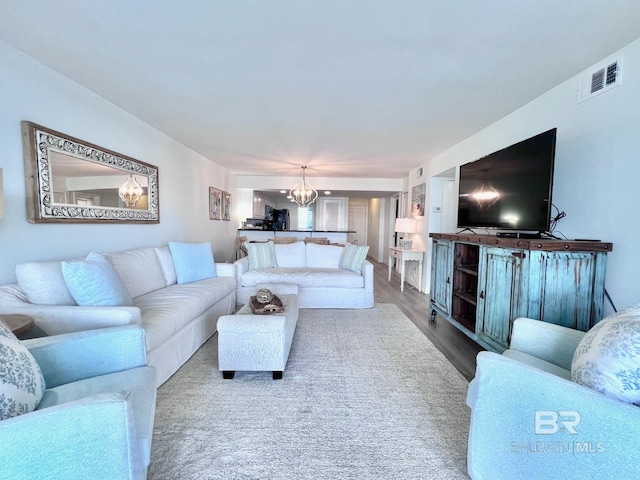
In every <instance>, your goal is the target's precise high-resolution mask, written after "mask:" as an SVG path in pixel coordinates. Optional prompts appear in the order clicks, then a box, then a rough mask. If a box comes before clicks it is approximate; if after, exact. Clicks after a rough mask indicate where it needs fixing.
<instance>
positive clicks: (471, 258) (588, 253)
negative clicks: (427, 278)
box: [429, 233, 613, 352]
mask: <svg viewBox="0 0 640 480" xmlns="http://www.w3.org/2000/svg"><path fill="white" fill-rule="evenodd" d="M429 236H430V237H431V238H432V239H433V250H432V261H431V305H432V308H433V312H432V317H435V312H438V313H439V314H440V315H442V316H443V317H444V318H446V319H447V320H449V321H450V322H451V323H452V324H454V325H455V326H456V327H458V328H460V329H461V330H462V331H463V332H464V333H466V334H467V335H468V336H469V337H471V338H472V339H474V340H475V341H476V342H478V343H479V344H480V345H482V346H483V347H485V348H487V349H489V350H493V351H497V352H502V351H504V350H505V349H506V348H508V345H509V340H510V336H511V325H512V323H513V321H514V320H515V319H516V318H518V317H529V318H536V319H539V320H543V321H545V322H550V323H555V324H558V325H563V326H565V327H570V328H575V329H578V330H583V331H586V330H588V329H589V328H591V327H592V326H593V325H594V324H595V323H596V322H597V321H599V320H600V319H601V318H602V309H603V303H604V277H605V269H606V261H607V254H608V253H609V252H611V251H612V249H613V245H612V244H611V243H606V242H590V241H579V242H578V241H570V240H553V239H520V238H499V237H496V236H493V235H465V234H441V233H432V234H430V235H429Z"/></svg>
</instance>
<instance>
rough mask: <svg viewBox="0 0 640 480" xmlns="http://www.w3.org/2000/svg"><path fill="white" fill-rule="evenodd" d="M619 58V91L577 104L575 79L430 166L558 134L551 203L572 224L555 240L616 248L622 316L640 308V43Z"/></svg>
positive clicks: (612, 287) (612, 288)
mask: <svg viewBox="0 0 640 480" xmlns="http://www.w3.org/2000/svg"><path fill="white" fill-rule="evenodd" d="M620 53H622V54H623V55H624V61H623V70H622V84H621V85H620V86H619V87H616V88H613V89H612V90H610V91H608V92H606V93H603V94H602V95H599V96H596V97H594V98H592V99H590V100H587V101H585V102H583V103H580V104H576V89H577V84H578V78H579V77H580V75H577V76H576V77H574V78H571V79H569V80H567V81H566V82H564V83H562V84H560V85H558V86H557V87H555V88H553V89H552V90H550V91H548V92H546V93H545V94H544V95H542V96H540V97H539V98H537V99H535V100H534V101H532V102H530V103H528V104H527V105H525V106H524V107H522V108H520V109H518V110H516V111H515V112H513V113H512V114H510V115H508V116H506V117H504V118H502V119H501V120H499V121H498V122H496V123H494V124H493V125H491V126H490V127H488V128H486V129H484V130H482V131H480V132H478V133H477V134H475V135H473V136H471V137H470V138H468V139H466V140H465V141H463V142H460V143H459V144H457V145H455V146H454V147H452V148H451V149H449V150H447V151H446V152H444V153H442V154H441V155H439V156H438V157H436V158H435V159H433V160H432V161H430V162H428V163H427V164H425V171H426V172H427V176H428V177H432V176H434V175H438V174H439V173H441V172H443V171H445V170H448V169H450V168H451V167H455V166H458V165H462V164H464V163H467V162H470V161H473V160H476V159H477V158H480V157H482V156H484V155H487V154H489V153H491V152H493V151H496V150H499V149H501V148H503V147H506V146H508V145H511V144H513V143H515V142H517V141H520V140H523V139H525V138H528V137H530V136H532V135H535V134H538V133H540V132H543V131H545V130H548V129H550V128H553V127H556V128H557V129H558V132H557V145H556V160H555V175H554V186H553V203H554V205H556V206H557V207H558V208H559V209H560V210H563V211H565V212H566V214H567V217H566V218H564V219H562V220H561V221H560V222H559V223H558V226H557V229H556V231H555V233H556V235H558V236H560V232H561V233H562V234H564V235H565V236H566V237H567V238H570V239H571V238H594V239H601V240H603V241H608V242H613V244H614V247H613V253H612V254H610V255H609V256H608V263H607V278H606V288H607V290H608V292H609V294H610V295H611V297H612V299H613V301H614V303H615V304H616V307H617V308H618V309H620V308H623V307H625V306H629V305H632V304H635V303H638V302H640V290H638V287H637V285H638V281H637V271H638V267H639V266H640V248H638V247H637V240H636V239H637V237H638V235H640V214H639V213H638V207H637V205H638V200H637V194H638V178H640V40H636V41H635V42H633V43H631V44H629V45H627V46H626V47H625V48H623V49H622V50H621V51H620V52H612V55H611V57H616V56H618V55H619V54H620ZM410 180H411V179H410ZM415 183H420V182H414V183H413V184H415ZM427 185H428V183H427ZM427 198H429V194H427ZM428 211H429V209H428V208H427V212H428ZM427 214H428V213H427ZM426 224H428V222H423V224H422V225H423V228H426ZM421 237H422V238H427V237H428V232H427V231H421ZM429 247H430V242H429ZM427 280H428V277H427ZM610 311H611V309H610V307H609V306H608V304H606V302H605V312H607V313H608V312H610Z"/></svg>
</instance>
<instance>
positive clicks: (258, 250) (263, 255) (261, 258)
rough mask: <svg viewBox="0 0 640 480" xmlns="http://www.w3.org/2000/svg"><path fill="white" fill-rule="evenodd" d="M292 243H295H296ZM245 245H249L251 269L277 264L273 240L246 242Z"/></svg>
mask: <svg viewBox="0 0 640 480" xmlns="http://www.w3.org/2000/svg"><path fill="white" fill-rule="evenodd" d="M291 245H295V243H293V244H291ZM281 246H284V245H281ZM245 247H247V256H248V257H249V270H255V269H256V268H271V267H275V266H276V255H275V250H274V248H273V247H274V245H273V242H250V243H245Z"/></svg>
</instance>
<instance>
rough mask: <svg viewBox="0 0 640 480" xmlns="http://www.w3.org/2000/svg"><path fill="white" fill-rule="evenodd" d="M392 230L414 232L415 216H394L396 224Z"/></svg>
mask: <svg viewBox="0 0 640 480" xmlns="http://www.w3.org/2000/svg"><path fill="white" fill-rule="evenodd" d="M394 232H400V233H416V220H415V218H396V226H395V228H394Z"/></svg>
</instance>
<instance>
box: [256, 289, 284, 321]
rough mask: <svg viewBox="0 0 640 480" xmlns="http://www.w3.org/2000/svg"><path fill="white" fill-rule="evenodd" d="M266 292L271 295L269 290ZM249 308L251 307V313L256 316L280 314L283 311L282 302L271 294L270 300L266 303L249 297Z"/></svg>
mask: <svg viewBox="0 0 640 480" xmlns="http://www.w3.org/2000/svg"><path fill="white" fill-rule="evenodd" d="M267 291H268V292H269V293H270V294H271V292H270V291H269V290H267ZM249 306H250V307H251V311H252V312H253V313H254V314H256V315H265V314H268V313H282V312H283V311H284V307H283V305H282V301H281V300H280V299H279V298H278V297H277V295H273V294H271V299H270V300H269V301H268V302H266V303H264V302H261V301H260V300H258V298H256V297H250V302H249Z"/></svg>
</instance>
